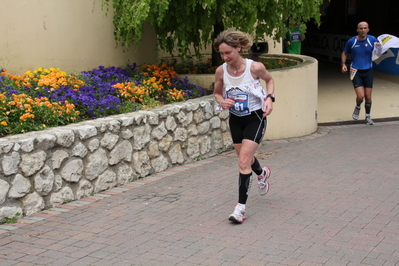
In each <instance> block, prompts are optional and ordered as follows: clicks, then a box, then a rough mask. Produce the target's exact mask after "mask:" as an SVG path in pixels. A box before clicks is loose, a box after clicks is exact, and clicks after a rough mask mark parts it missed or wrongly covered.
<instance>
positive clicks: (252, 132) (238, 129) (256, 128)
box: [229, 109, 267, 144]
mask: <svg viewBox="0 0 399 266" xmlns="http://www.w3.org/2000/svg"><path fill="white" fill-rule="evenodd" d="M266 125H267V119H266V117H263V111H262V110H261V109H259V110H257V111H253V112H251V114H250V115H246V116H236V115H233V114H230V120H229V126H230V132H231V138H232V139H233V143H234V144H240V143H242V140H243V139H249V140H252V141H254V142H256V143H258V144H259V143H260V142H261V141H262V139H263V136H264V135H265V132H266Z"/></svg>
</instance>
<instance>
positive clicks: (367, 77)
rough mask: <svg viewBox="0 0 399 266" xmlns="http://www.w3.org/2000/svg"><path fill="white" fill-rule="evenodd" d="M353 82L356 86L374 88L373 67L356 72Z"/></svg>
mask: <svg viewBox="0 0 399 266" xmlns="http://www.w3.org/2000/svg"><path fill="white" fill-rule="evenodd" d="M352 84H353V87H354V88H357V87H364V88H372V87H373V69H372V68H370V69H365V70H360V69H359V70H358V71H357V72H356V75H355V77H354V78H353V80H352Z"/></svg>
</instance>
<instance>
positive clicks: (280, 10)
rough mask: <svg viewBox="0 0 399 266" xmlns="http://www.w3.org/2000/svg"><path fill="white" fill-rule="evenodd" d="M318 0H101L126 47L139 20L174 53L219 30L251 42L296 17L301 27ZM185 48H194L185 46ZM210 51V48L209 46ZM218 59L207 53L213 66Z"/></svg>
mask: <svg viewBox="0 0 399 266" xmlns="http://www.w3.org/2000/svg"><path fill="white" fill-rule="evenodd" d="M322 2H323V0H246V1H237V0H184V1H183V0H103V7H105V8H106V10H107V11H109V7H110V3H112V9H113V11H114V17H113V23H114V27H115V29H114V35H115V40H116V41H117V43H120V44H121V45H122V46H123V47H125V48H129V47H130V46H131V45H132V44H138V43H139V42H140V40H141V37H142V34H143V28H144V24H145V23H149V24H150V25H151V26H152V27H154V29H155V32H156V34H157V36H158V45H159V47H160V49H162V50H163V51H166V52H168V53H170V54H173V52H174V51H177V53H178V55H179V56H183V57H184V56H186V55H190V54H192V53H194V54H196V55H199V53H200V50H201V49H203V48H205V47H207V46H208V45H210V44H211V43H212V40H213V39H214V38H215V37H216V36H217V35H218V34H219V33H220V32H221V31H223V30H224V29H228V28H236V29H238V30H241V31H244V32H247V33H249V34H251V35H252V36H253V37H254V39H255V40H256V41H260V40H263V37H264V36H265V35H267V36H271V37H272V39H274V40H279V39H280V38H282V37H284V34H285V32H286V29H287V27H292V26H293V25H294V24H295V21H294V20H293V19H292V18H296V22H297V23H298V24H300V26H301V28H302V30H303V31H305V23H306V22H308V21H310V20H311V19H314V21H315V23H316V24H317V25H319V24H320V9H319V7H320V5H321V4H322ZM190 47H192V48H193V49H194V51H190ZM212 50H213V49H212ZM219 59H220V58H219V56H216V54H215V51H213V53H212V63H213V65H219V63H220V61H218V60H219Z"/></svg>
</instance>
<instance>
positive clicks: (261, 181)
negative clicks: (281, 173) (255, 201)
mask: <svg viewBox="0 0 399 266" xmlns="http://www.w3.org/2000/svg"><path fill="white" fill-rule="evenodd" d="M262 169H263V171H262V174H260V175H259V176H258V188H259V195H261V196H263V195H265V194H266V193H267V192H268V191H269V187H270V185H269V182H268V181H267V179H268V178H269V177H270V174H271V173H272V171H271V170H270V168H269V167H267V166H265V167H263V168H262Z"/></svg>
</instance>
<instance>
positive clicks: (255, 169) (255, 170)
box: [251, 157, 263, 175]
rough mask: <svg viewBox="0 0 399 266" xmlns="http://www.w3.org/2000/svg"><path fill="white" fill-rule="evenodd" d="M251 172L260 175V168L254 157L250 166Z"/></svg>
mask: <svg viewBox="0 0 399 266" xmlns="http://www.w3.org/2000/svg"><path fill="white" fill-rule="evenodd" d="M251 168H252V171H254V172H255V174H257V175H260V174H262V171H263V170H262V167H261V166H260V163H259V161H258V159H256V157H254V163H253V164H252V165H251Z"/></svg>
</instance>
